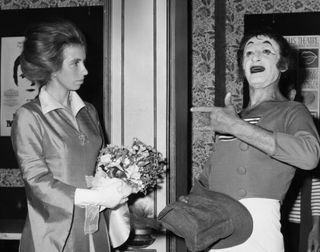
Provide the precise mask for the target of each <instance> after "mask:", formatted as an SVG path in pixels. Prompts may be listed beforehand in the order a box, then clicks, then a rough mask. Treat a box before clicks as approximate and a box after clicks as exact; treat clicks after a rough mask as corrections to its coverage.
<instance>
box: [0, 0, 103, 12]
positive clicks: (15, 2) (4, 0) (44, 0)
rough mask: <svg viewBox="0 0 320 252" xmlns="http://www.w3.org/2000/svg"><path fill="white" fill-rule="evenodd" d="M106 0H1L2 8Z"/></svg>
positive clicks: (23, 7) (101, 2) (36, 6)
mask: <svg viewBox="0 0 320 252" xmlns="http://www.w3.org/2000/svg"><path fill="white" fill-rule="evenodd" d="M103 2H104V0H1V1H0V4H1V6H0V9H1V10H8V9H28V8H50V7H77V6H95V5H103Z"/></svg>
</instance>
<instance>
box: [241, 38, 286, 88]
mask: <svg viewBox="0 0 320 252" xmlns="http://www.w3.org/2000/svg"><path fill="white" fill-rule="evenodd" d="M279 60H280V48H279V45H278V44H277V43H276V41H274V40H273V39H271V38H269V37H266V36H257V37H252V38H251V39H250V40H249V41H248V42H247V44H246V46H245V48H244V52H243V62H242V67H243V69H244V73H245V76H246V79H247V81H248V83H249V85H250V86H251V87H253V88H265V87H267V86H269V85H271V84H273V83H275V82H276V81H278V80H279V77H280V70H279V69H278V67H277V63H278V61H279Z"/></svg>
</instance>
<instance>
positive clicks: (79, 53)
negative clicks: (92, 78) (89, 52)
mask: <svg viewBox="0 0 320 252" xmlns="http://www.w3.org/2000/svg"><path fill="white" fill-rule="evenodd" d="M63 54H64V60H63V63H62V67H61V69H60V70H59V71H57V72H55V73H53V78H52V79H53V81H56V82H57V83H58V84H60V86H61V87H63V88H64V89H66V90H68V91H71V90H73V91H75V90H78V89H79V88H80V86H81V85H82V83H83V81H84V77H85V76H86V75H87V74H88V71H87V69H86V67H85V65H84V62H85V59H86V53H85V49H84V47H82V46H68V47H66V48H65V49H64V51H63Z"/></svg>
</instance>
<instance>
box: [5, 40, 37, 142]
mask: <svg viewBox="0 0 320 252" xmlns="http://www.w3.org/2000/svg"><path fill="white" fill-rule="evenodd" d="M23 40H24V37H21V36H20V37H2V38H1V88H0V90H1V97H0V118H1V119H0V121H1V124H0V136H10V131H11V124H12V120H13V115H14V113H15V111H16V110H17V109H18V108H19V107H20V106H21V105H23V104H24V103H26V102H28V101H30V100H32V99H33V98H35V97H36V96H37V94H38V91H39V88H38V86H37V85H36V84H35V83H32V82H31V81H29V80H27V79H26V78H25V77H24V76H23V74H22V71H21V67H20V56H19V55H20V53H21V49H22V44H23Z"/></svg>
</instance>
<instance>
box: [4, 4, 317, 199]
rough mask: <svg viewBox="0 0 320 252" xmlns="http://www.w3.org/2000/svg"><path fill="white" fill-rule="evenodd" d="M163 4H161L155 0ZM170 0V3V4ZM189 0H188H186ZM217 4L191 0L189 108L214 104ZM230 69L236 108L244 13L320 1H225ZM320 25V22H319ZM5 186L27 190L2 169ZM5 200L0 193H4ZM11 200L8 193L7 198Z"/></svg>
mask: <svg viewBox="0 0 320 252" xmlns="http://www.w3.org/2000/svg"><path fill="white" fill-rule="evenodd" d="M119 1H120V0H119ZM155 1H160V0H155ZM168 1H169V0H168ZM186 1H187V0H186ZM215 1H221V0H192V3H191V7H192V8H191V9H192V10H191V16H190V18H191V19H192V22H191V23H192V29H191V43H192V44H191V46H192V51H190V53H192V55H191V56H192V57H190V59H191V64H192V67H191V69H192V75H191V76H192V77H191V82H192V85H191V86H192V98H191V103H192V104H191V106H193V107H198V106H208V107H210V106H212V105H213V104H214V100H215V86H216V83H219V80H216V79H215V62H216V61H215V51H214V42H215V30H216V28H215V6H217V4H216V2H215ZM103 3H104V1H103V0H1V1H0V9H1V10H6V9H28V8H52V7H77V6H79V7H80V6H95V5H103ZM225 10H226V15H225V23H226V25H225V34H226V38H225V41H226V44H225V48H226V51H225V53H226V70H225V75H226V76H225V83H226V84H225V86H226V87H225V89H226V91H230V92H231V93H232V95H233V99H234V100H235V101H236V104H237V107H238V108H240V107H241V104H242V84H241V83H240V82H239V81H237V66H236V51H237V49H238V44H239V41H240V39H241V37H242V35H243V28H244V27H243V23H244V15H245V14H267V13H293V12H318V11H320V2H319V1H318V0H308V1H302V0H226V1H225ZM316 25H320V24H316ZM208 126H209V117H208V115H207V114H205V113H204V114H195V115H194V116H193V122H192V137H193V140H192V162H193V163H192V169H193V175H194V176H197V175H198V174H199V172H200V171H201V168H202V166H203V164H204V162H205V160H206V158H207V157H208V156H209V155H210V153H211V152H212V151H214V145H213V142H212V137H213V133H212V132H211V130H210V129H209V127H208ZM0 186H1V187H19V186H21V187H22V186H23V183H22V181H21V178H20V173H19V170H18V169H11V168H10V169H8V168H6V167H3V168H0ZM0 196H1V195H0ZM7 197H8V195H7Z"/></svg>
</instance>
